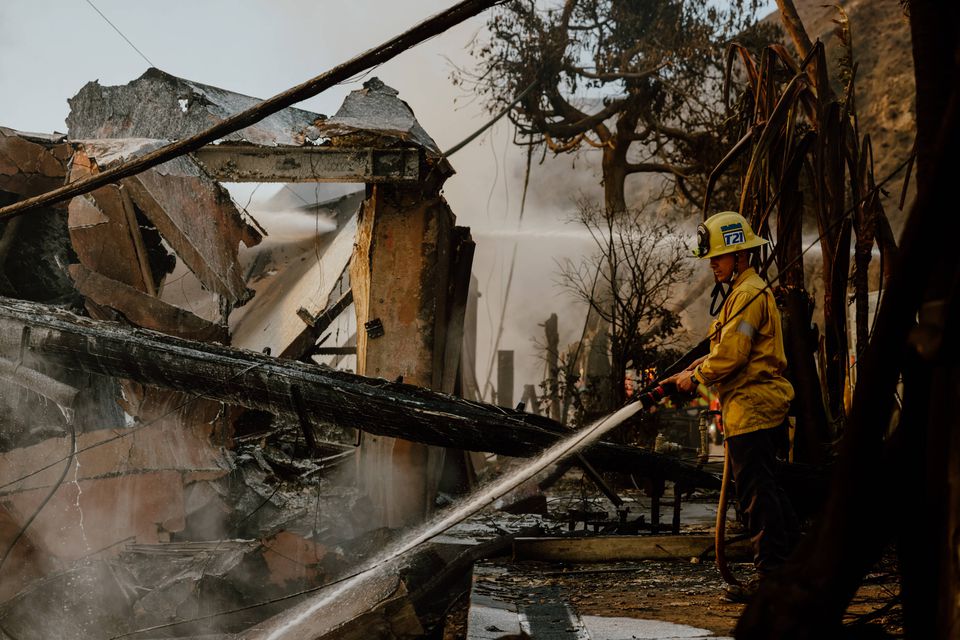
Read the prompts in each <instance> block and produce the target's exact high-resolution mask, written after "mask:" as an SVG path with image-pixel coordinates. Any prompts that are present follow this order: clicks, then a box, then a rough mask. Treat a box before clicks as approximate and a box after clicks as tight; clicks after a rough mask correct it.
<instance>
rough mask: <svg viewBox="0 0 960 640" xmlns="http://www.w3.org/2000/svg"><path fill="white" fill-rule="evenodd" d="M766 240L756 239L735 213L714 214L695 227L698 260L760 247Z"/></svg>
mask: <svg viewBox="0 0 960 640" xmlns="http://www.w3.org/2000/svg"><path fill="white" fill-rule="evenodd" d="M767 242H768V241H767V240H764V239H763V238H760V237H758V236H757V235H756V234H755V233H754V232H753V229H752V228H750V223H749V222H747V221H746V219H745V218H744V217H743V216H742V215H740V214H739V213H737V212H736V211H722V212H720V213H715V214H713V215H712V216H710V217H709V218H707V219H706V220H705V221H704V222H702V223H700V224H699V225H697V249H696V251H695V252H694V253H695V254H696V256H697V257H698V258H712V257H714V256H722V255H724V254H727V253H734V252H735V251H744V250H746V249H753V248H754V247H762V246H763V245H765V244H767Z"/></svg>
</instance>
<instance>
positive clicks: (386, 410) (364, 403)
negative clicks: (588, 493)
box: [0, 298, 719, 488]
mask: <svg viewBox="0 0 960 640" xmlns="http://www.w3.org/2000/svg"><path fill="white" fill-rule="evenodd" d="M24 326H29V327H30V328H31V331H30V339H29V341H28V343H27V344H26V346H25V348H26V349H28V350H29V351H30V352H31V353H32V354H34V355H36V356H39V357H44V358H49V359H50V360H52V361H54V362H57V363H59V364H60V365H61V366H63V367H65V368H67V369H68V370H73V371H81V372H86V373H95V374H100V375H107V376H112V377H115V378H124V379H129V380H133V381H136V382H139V383H141V384H144V385H149V386H153V387H159V388H165V389H171V390H175V391H183V392H186V393H188V394H201V395H202V397H204V398H209V399H211V400H216V401H218V402H225V403H228V404H233V405H239V406H244V407H248V408H253V409H261V410H264V411H270V412H273V413H279V414H283V415H286V416H289V417H290V418H292V419H294V420H295V419H297V413H296V408H295V407H294V406H293V402H292V400H291V397H290V396H291V394H290V388H291V386H293V385H296V386H299V387H300V389H301V391H302V392H303V404H304V408H305V411H306V413H307V415H308V417H309V419H310V420H314V421H317V422H321V423H325V424H333V425H336V426H339V427H346V428H355V429H361V430H364V431H366V432H368V433H372V434H376V435H382V436H389V437H394V438H404V439H407V440H410V441H416V442H421V443H424V444H432V445H437V446H445V447H456V448H460V449H469V450H474V451H488V452H493V453H498V454H502V455H508V456H519V457H527V456H533V455H536V454H539V453H540V452H541V451H542V450H543V449H545V448H546V447H547V446H549V445H551V444H554V443H555V442H557V441H558V440H559V439H560V438H562V437H563V436H564V435H565V434H567V433H569V431H567V430H566V429H565V428H564V427H561V426H560V425H559V424H557V423H556V422H553V421H552V420H550V419H548V418H545V417H542V416H535V415H532V414H528V413H524V412H518V411H510V410H504V409H502V408H500V407H494V406H491V405H486V404H482V403H477V402H468V401H466V400H462V399H460V398H456V397H453V396H450V395H447V394H443V393H439V392H435V391H430V390H429V389H424V388H420V387H415V386H413V385H409V384H399V383H392V382H387V381H386V380H383V379H376V378H367V377H364V376H360V375H356V374H352V373H347V372H345V371H335V370H331V369H327V368H324V367H320V366H316V365H311V364H307V363H303V362H298V361H296V360H286V359H280V358H274V357H270V356H267V355H265V354H262V353H257V352H252V351H246V350H241V349H234V348H230V347H226V346H223V345H219V344H208V343H203V342H197V341H191V340H184V339H181V338H176V337H173V336H169V335H164V334H161V333H156V332H153V331H148V330H145V329H135V328H131V327H128V326H124V325H120V324H117V323H112V322H103V321H96V320H91V319H90V318H82V317H80V316H76V315H74V314H71V313H68V312H66V311H64V310H62V309H59V308H57V307H54V306H50V305H43V304H37V303H32V302H26V301H21V300H11V299H8V298H0V354H5V355H7V357H10V354H16V353H18V352H19V349H20V344H21V336H22V334H23V327H24ZM584 454H585V455H587V456H588V458H589V460H590V462H591V463H592V464H593V465H594V466H595V467H597V468H600V469H609V470H621V471H629V472H631V473H634V474H635V475H636V476H640V477H643V476H647V475H657V476H660V477H665V478H670V479H672V480H679V481H681V482H683V483H684V486H689V487H694V486H700V487H707V488H716V487H718V486H719V481H718V479H717V477H716V476H715V475H713V474H709V473H706V472H704V471H702V470H700V469H697V468H696V467H694V466H693V465H690V464H687V463H684V462H682V461H679V460H676V459H673V458H668V457H666V456H662V455H659V454H657V453H654V452H652V451H648V450H644V449H637V448H632V447H627V446H622V445H617V444H614V443H609V442H600V443H597V444H595V445H593V446H592V447H590V448H589V449H588V450H587V451H585V452H584Z"/></svg>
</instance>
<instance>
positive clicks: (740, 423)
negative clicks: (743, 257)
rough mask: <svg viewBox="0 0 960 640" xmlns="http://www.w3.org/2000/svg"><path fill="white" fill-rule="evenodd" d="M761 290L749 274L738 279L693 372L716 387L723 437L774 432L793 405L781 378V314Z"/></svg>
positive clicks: (758, 280)
mask: <svg viewBox="0 0 960 640" xmlns="http://www.w3.org/2000/svg"><path fill="white" fill-rule="evenodd" d="M764 287H765V283H764V281H763V280H762V279H761V278H760V276H758V275H757V272H756V271H754V270H753V269H752V268H749V269H746V270H745V271H744V272H743V273H741V274H740V275H738V276H737V279H736V280H734V282H733V290H732V291H731V292H730V295H729V296H728V297H727V300H726V302H724V304H723V309H721V311H720V316H719V317H718V318H717V320H716V321H715V322H714V323H713V324H712V325H711V327H710V355H709V356H707V359H706V360H704V361H703V362H702V363H700V365H699V366H698V367H697V368H696V371H695V372H694V375H695V376H696V378H697V379H698V380H699V381H700V382H702V383H704V384H706V385H715V386H716V389H717V393H718V394H719V395H720V405H721V409H722V411H723V430H724V435H725V436H727V437H731V436H738V435H742V434H744V433H751V432H753V431H759V430H760V429H771V428H773V427H776V426H778V425H779V424H780V423H781V422H783V420H784V418H786V416H787V409H788V407H789V405H790V400H792V399H793V387H792V386H791V385H790V382H789V381H788V380H787V379H786V378H785V377H783V370H784V369H785V368H786V366H787V357H786V355H785V354H784V351H783V335H782V333H781V328H780V312H779V311H778V310H777V305H776V303H775V302H774V299H773V293H772V292H771V291H770V290H769V289H764ZM758 294H759V295H758Z"/></svg>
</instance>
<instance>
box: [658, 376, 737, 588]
mask: <svg viewBox="0 0 960 640" xmlns="http://www.w3.org/2000/svg"><path fill="white" fill-rule="evenodd" d="M682 395H683V394H681V393H680V392H679V390H678V389H677V385H676V384H675V383H672V382H661V383H658V384H656V385H654V386H652V387H649V388H647V389H646V390H644V391H643V392H641V393H640V394H639V401H640V402H641V403H642V404H643V406H644V407H645V408H650V407H652V406H654V405H656V404H659V402H660V401H661V400H663V399H664V398H666V397H673V398H679V396H682ZM704 415H705V414H704ZM703 417H704V416H701V418H703ZM701 431H702V429H701ZM702 439H703V436H702V435H701V440H702ZM701 448H703V447H702V444H701ZM701 461H703V453H701ZM729 487H730V456H729V455H728V452H727V443H726V442H724V443H723V479H722V480H721V481H720V498H719V500H718V501H717V522H716V528H715V533H714V550H715V553H716V563H717V570H718V571H719V572H720V577H721V578H723V581H724V582H726V583H727V584H729V585H734V586H740V585H741V582H740V581H739V580H738V579H737V577H736V576H735V575H733V572H732V571H731V570H730V567H729V565H728V564H727V554H726V548H725V544H726V543H725V538H726V529H727V490H728V489H729Z"/></svg>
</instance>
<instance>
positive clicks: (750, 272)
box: [669, 211, 797, 601]
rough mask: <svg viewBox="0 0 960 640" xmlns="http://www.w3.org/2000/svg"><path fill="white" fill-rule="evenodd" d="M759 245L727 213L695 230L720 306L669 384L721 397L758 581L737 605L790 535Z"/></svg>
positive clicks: (785, 395) (783, 389)
mask: <svg viewBox="0 0 960 640" xmlns="http://www.w3.org/2000/svg"><path fill="white" fill-rule="evenodd" d="M766 243H767V241H766V240H764V239H763V238H759V237H757V236H756V234H754V232H753V229H751V228H750V224H749V223H748V222H747V221H746V220H745V219H744V218H743V216H741V215H740V214H738V213H734V212H732V211H725V212H723V213H718V214H716V215H713V216H711V217H710V218H708V219H707V220H706V222H704V223H703V224H701V225H700V226H699V227H698V229H697V256H698V257H700V258H701V259H709V260H710V269H711V270H712V271H713V275H714V277H715V278H716V282H717V285H716V288H715V289H714V295H715V296H717V297H715V299H714V302H715V304H716V301H717V299H719V300H720V301H722V307H721V308H720V310H719V316H718V317H717V319H716V321H714V323H713V324H712V325H711V328H710V353H709V354H708V355H707V356H704V357H703V358H701V359H699V360H697V361H696V362H694V363H693V364H692V365H690V367H689V368H688V369H687V370H686V371H682V372H680V373H678V374H676V375H675V376H672V377H671V378H670V379H669V381H672V382H675V383H676V385H677V387H678V389H679V390H680V391H682V392H689V391H691V390H693V389H695V388H696V386H697V385H698V384H699V383H703V384H705V385H708V386H709V385H713V386H714V387H716V390H717V393H718V395H719V397H720V406H721V410H722V418H723V430H724V437H725V440H726V442H727V447H726V449H727V455H728V456H730V463H731V470H732V471H733V478H734V482H735V483H736V487H737V498H738V500H739V503H740V510H741V512H742V513H743V514H745V516H746V519H747V528H748V529H749V532H750V536H751V540H752V543H753V562H754V566H755V567H756V569H757V574H758V578H757V579H755V580H753V581H751V582H750V583H748V584H747V585H746V586H745V587H743V588H732V587H731V588H729V589H728V590H727V595H728V597H729V598H730V599H733V600H737V601H742V600H745V599H747V598H749V597H750V596H751V595H752V593H753V592H754V591H755V590H756V585H757V581H758V580H760V579H763V578H764V577H765V576H766V575H769V574H770V573H771V572H773V571H776V570H777V569H779V568H780V567H781V566H782V565H783V564H784V562H785V560H786V557H787V555H788V554H789V552H790V549H791V546H792V542H793V538H794V535H795V534H796V532H797V519H796V515H795V514H794V511H793V507H792V506H791V504H790V501H789V499H788V498H787V496H786V494H785V493H784V491H783V489H782V488H781V487H780V486H779V485H778V484H777V481H776V477H775V475H774V469H775V467H776V456H777V453H778V452H782V451H784V450H785V447H786V444H787V437H788V436H787V428H786V424H785V423H786V418H787V410H788V408H789V406H790V401H791V400H792V399H793V387H792V386H791V385H790V382H789V381H788V380H787V379H786V378H785V377H784V375H783V372H784V369H785V368H786V366H787V358H786V355H785V354H784V350H783V337H782V334H781V328H780V312H779V310H778V309H777V306H776V303H775V302H774V298H773V293H772V292H771V291H770V289H769V287H767V286H766V283H765V282H764V281H763V279H762V278H760V276H759V275H757V272H756V271H755V270H754V269H753V267H751V266H750V259H751V256H752V255H753V254H755V253H756V251H757V248H758V247H760V246H762V245H764V244H766ZM727 287H729V291H727ZM715 304H714V305H712V306H711V313H714V314H716V313H717V312H716V311H715V310H714V306H715Z"/></svg>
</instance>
